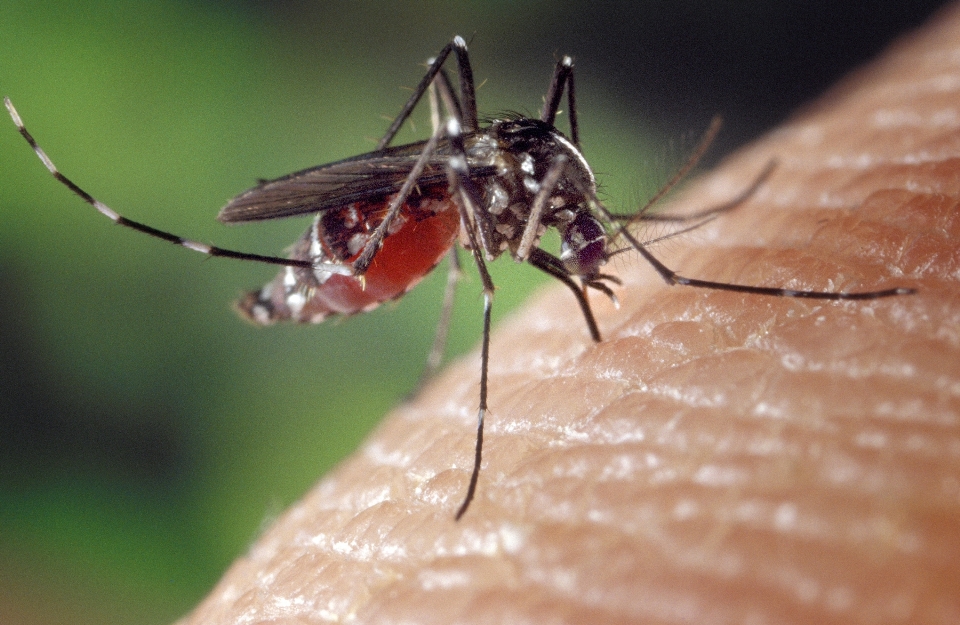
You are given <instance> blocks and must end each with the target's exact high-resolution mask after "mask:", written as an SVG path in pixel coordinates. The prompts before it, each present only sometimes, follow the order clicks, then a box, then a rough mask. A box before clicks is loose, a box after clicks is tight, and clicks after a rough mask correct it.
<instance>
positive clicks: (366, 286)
mask: <svg viewBox="0 0 960 625" xmlns="http://www.w3.org/2000/svg"><path fill="white" fill-rule="evenodd" d="M451 56H452V57H453V58H455V62H456V71H457V78H458V85H457V87H454V85H453V82H452V81H451V79H450V76H449V75H448V73H447V71H446V70H445V64H446V62H447V60H448V59H449V58H450V57H451ZM475 91H476V90H475V87H474V80H473V71H472V69H471V65H470V59H469V55H468V53H467V45H466V42H465V41H464V40H463V39H462V38H461V37H459V36H457V37H454V38H453V40H452V41H450V43H448V44H447V45H446V46H445V47H444V48H443V49H442V50H441V51H440V53H439V54H438V55H437V56H436V57H435V58H433V59H432V60H431V61H430V62H429V68H428V70H427V72H426V74H425V75H424V76H423V78H422V79H421V81H420V83H419V84H418V85H417V87H416V88H415V89H414V91H413V94H412V95H411V96H410V98H409V100H407V102H406V104H405V105H404V106H403V108H402V109H401V111H400V113H399V114H398V115H397V117H396V118H395V119H394V120H393V123H391V124H390V127H389V128H388V129H387V132H386V134H384V136H383V138H382V139H380V141H379V143H378V144H377V146H376V149H375V150H374V151H372V152H369V153H367V154H361V155H359V156H354V157H352V158H348V159H344V160H341V161H337V162H335V163H330V164H327V165H320V166H318V167H311V168H309V169H304V170H301V171H298V172H295V173H292V174H289V175H286V176H283V177H281V178H277V179H275V180H268V181H263V182H261V183H260V184H258V185H257V186H255V187H253V188H252V189H250V190H248V191H245V192H244V193H241V194H240V195H238V196H236V197H235V198H234V199H233V200H231V201H230V202H229V203H228V204H227V205H226V206H225V207H223V209H221V211H220V214H219V215H218V217H217V218H218V219H219V220H220V221H221V222H223V223H228V224H232V223H242V222H251V221H263V220H267V219H279V218H283V217H293V216H297V215H307V214H310V215H313V216H314V219H313V223H312V224H311V225H310V227H309V228H308V230H307V231H306V233H304V235H303V236H302V237H301V238H300V239H299V240H298V241H297V242H296V243H295V244H294V246H293V248H292V252H291V253H290V255H289V257H287V258H282V257H278V256H264V255H260V254H253V253H248V252H239V251H234V250H228V249H224V248H220V247H216V246H212V245H207V244H204V243H199V242H197V241H193V240H190V239H185V238H183V237H180V236H178V235H175V234H171V233H169V232H166V231H164V230H159V229H157V228H154V227H152V226H149V225H146V224H143V223H140V222H138V221H133V220H132V219H128V218H126V217H124V216H122V215H120V214H119V213H117V212H115V211H114V210H112V209H111V208H109V207H108V206H106V205H105V204H103V203H102V202H100V201H99V200H97V199H96V198H94V197H93V196H91V195H90V194H89V193H87V192H86V191H84V190H83V189H82V188H80V187H79V186H77V185H76V184H75V183H74V182H73V181H71V180H70V179H69V178H67V177H66V176H65V175H63V174H62V173H60V171H59V170H58V169H57V167H56V165H54V164H53V161H51V160H50V158H49V157H48V156H47V155H46V153H45V152H44V151H43V150H42V149H41V148H40V146H39V145H38V144H37V142H36V141H35V140H34V138H33V136H32V135H31V134H30V133H29V132H28V131H27V129H26V127H25V126H24V124H23V121H22V120H21V118H20V115H19V114H18V113H17V111H16V109H15V108H14V106H13V104H12V103H11V102H10V99H9V98H5V99H4V104H5V105H6V107H7V110H8V111H9V112H10V116H11V118H12V119H13V122H14V123H15V124H16V126H17V129H18V130H19V132H20V134H21V135H23V138H24V139H26V141H27V143H29V144H30V146H31V147H32V148H33V150H34V152H35V153H36V154H37V156H38V157H39V158H40V160H41V161H42V162H43V164H44V165H45V166H46V168H47V169H48V170H49V171H50V173H51V174H52V175H53V177H54V178H56V179H57V180H59V181H60V182H61V183H62V184H63V185H65V186H66V187H67V188H69V189H70V190H71V191H73V193H75V194H76V195H78V196H80V198H81V199H83V200H84V201H85V202H87V203H88V204H90V205H91V206H93V207H94V208H96V209H97V210H98V211H99V212H100V213H101V214H103V215H104V216H106V217H107V218H109V219H110V220H112V221H113V222H114V223H116V224H119V225H121V226H126V227H128V228H132V229H134V230H138V231H140V232H142V233H144V234H147V235H150V236H152V237H156V238H159V239H163V240H166V241H169V242H171V243H175V244H177V245H181V246H183V247H186V248H187V249H190V250H193V251H195V252H199V253H201V254H205V255H208V256H222V257H226V258H234V259H237V260H245V261H255V262H259V263H268V264H273V265H280V266H281V267H282V268H281V270H280V273H279V275H277V277H276V278H275V279H274V280H273V281H271V282H270V283H268V284H267V285H265V286H264V287H262V288H260V289H259V290H256V291H252V292H250V293H249V294H247V295H246V296H244V297H242V298H241V299H240V301H239V302H238V303H237V308H238V310H239V311H240V313H241V314H242V315H243V316H245V317H246V318H248V319H250V320H251V321H253V322H255V323H257V324H261V325H270V324H272V323H274V322H278V321H294V322H301V323H319V322H321V321H323V320H324V319H326V318H327V317H329V316H331V315H352V314H356V313H360V312H367V311H369V310H372V309H374V308H376V307H377V306H379V305H380V304H382V303H383V302H386V301H388V300H392V299H397V298H399V297H402V296H403V295H404V294H405V293H406V292H407V291H409V290H410V289H412V288H413V287H414V286H416V284H417V283H418V282H420V280H422V279H423V278H424V277H425V276H426V275H427V274H428V273H429V272H430V271H431V270H433V269H434V268H435V267H436V266H437V265H438V264H439V263H440V262H441V260H443V259H444V257H448V258H449V259H450V267H451V270H450V278H449V279H448V281H447V294H446V296H445V297H444V309H443V312H442V314H441V322H440V324H439V328H438V331H437V338H436V339H435V341H434V346H433V348H432V349H431V352H430V357H429V358H428V364H427V370H428V372H429V371H431V370H432V369H434V368H435V367H436V365H437V364H438V363H439V360H440V357H441V355H442V353H443V343H444V339H445V336H446V328H447V325H448V324H449V318H450V304H451V302H452V297H453V290H454V287H455V285H456V282H457V276H458V275H459V267H460V263H459V260H458V256H457V249H458V246H459V247H462V248H463V249H464V250H466V251H467V252H468V253H469V254H470V255H471V256H472V257H473V261H474V264H475V265H476V267H477V271H478V273H479V275H480V282H481V284H482V288H483V331H482V335H481V345H480V389H479V405H478V410H477V432H476V445H475V448H474V460H473V468H472V471H471V473H470V481H469V484H468V486H467V490H466V494H465V496H464V498H463V501H462V503H461V504H460V506H459V507H458V509H457V511H456V513H455V516H454V518H455V519H456V520H459V519H460V518H462V517H463V515H464V513H466V511H467V509H468V508H469V506H470V503H471V501H472V500H473V498H474V495H475V494H476V490H477V480H478V479H479V476H480V465H481V460H482V452H483V427H484V418H485V416H486V413H487V408H488V407H487V373H488V369H489V363H490V317H491V311H492V307H493V292H494V284H493V280H492V279H491V277H490V274H489V272H488V271H487V263H488V262H491V261H493V260H495V259H497V258H498V257H500V256H502V255H503V254H504V253H505V252H507V253H509V255H510V256H511V257H512V258H513V259H514V260H516V261H518V262H526V263H529V264H530V265H533V266H534V267H536V268H537V269H539V270H540V271H542V272H544V273H546V274H547V275H549V276H551V277H553V278H555V279H556V280H559V281H560V282H561V283H563V284H564V285H565V286H566V287H567V288H568V289H569V290H570V292H571V293H572V294H573V297H574V298H575V300H576V302H577V304H578V306H579V308H580V310H581V312H582V314H583V317H584V319H585V321H586V325H587V332H588V333H589V335H590V338H591V339H592V340H593V341H597V342H599V341H600V340H601V336H600V330H599V327H598V326H597V322H596V319H595V318H594V315H593V312H592V310H591V308H590V302H589V299H588V293H589V292H590V291H591V290H593V291H598V292H599V293H601V294H603V295H604V296H607V297H610V298H612V299H615V294H614V290H613V289H614V287H616V286H618V285H619V280H618V279H617V278H615V277H614V276H612V275H609V274H606V273H603V272H602V271H601V269H602V267H603V266H604V265H605V264H606V263H607V261H608V260H610V258H611V257H613V256H614V255H616V254H620V253H623V252H625V251H629V250H633V251H635V252H637V253H638V254H640V255H641V256H642V257H643V258H644V259H645V260H646V261H647V262H648V263H650V265H651V266H652V267H653V269H654V270H655V271H656V272H657V273H658V274H659V275H660V276H661V278H663V280H664V281H665V282H666V283H667V284H669V285H685V286H692V287H700V288H706V289H718V290H724V291H735V292H738V293H750V294H756V295H767V296H774V297H799V298H806V299H820V300H871V299H877V298H882V297H890V296H894V295H907V294H910V293H913V292H914V289H910V288H902V287H897V288H890V289H884V290H878V291H867V292H855V293H845V292H832V291H802V290H793V289H783V288H776V287H764V286H751V285H744V284H733V283H726V282H714V281H711V280H701V279H698V278H689V277H685V276H682V275H680V274H678V273H676V272H675V271H673V270H672V269H670V268H668V267H667V266H666V265H664V264H663V263H662V262H661V261H660V260H658V259H657V258H656V257H655V256H654V255H653V254H652V253H651V252H650V251H649V250H648V248H647V245H649V244H650V243H651V242H653V241H647V242H641V241H640V239H638V238H637V236H636V235H635V234H634V233H633V227H634V226H635V225H636V224H637V223H639V222H641V221H672V222H680V223H682V222H689V224H691V225H688V226H686V227H683V228H682V229H680V230H678V231H677V232H674V233H672V234H671V235H668V236H674V235H676V234H678V233H680V232H686V231H688V230H691V229H693V228H696V227H699V226H700V225H702V224H703V223H705V222H706V221H709V220H711V219H713V218H715V217H717V216H718V215H720V214H722V213H724V212H727V211H729V210H732V209H733V208H735V207H736V206H738V205H740V204H742V203H743V202H744V201H746V200H747V199H748V198H749V197H750V196H751V195H752V194H753V193H754V192H755V191H756V189H757V188H758V187H759V186H760V185H761V184H763V182H764V181H765V180H766V178H767V177H768V176H769V175H770V173H771V171H772V169H773V165H772V163H771V164H770V165H768V166H767V167H766V168H765V169H764V170H763V171H762V172H761V173H760V174H759V175H758V176H757V178H756V179H755V180H754V181H753V183H752V184H750V185H749V187H747V188H746V189H745V190H744V191H743V192H742V193H741V194H740V195H738V196H737V197H735V198H732V199H731V200H730V201H729V202H727V203H725V204H723V205H720V206H716V207H713V208H710V209H707V210H703V211H700V212H698V213H694V214H690V215H684V216H676V215H663V214H660V215H657V214H654V213H651V212H650V210H649V209H650V208H651V207H652V206H653V205H654V204H655V203H656V202H658V201H659V200H660V199H661V198H662V197H663V195H665V194H666V193H667V192H668V191H669V190H670V189H672V188H673V187H674V186H675V185H676V184H677V183H678V182H679V181H680V179H682V178H683V177H684V176H685V175H686V174H687V173H688V172H689V170H690V169H691V168H692V167H693V166H694V165H695V164H696V162H697V161H698V160H699V159H700V157H701V156H702V154H703V152H704V151H705V150H706V148H707V146H708V145H709V143H710V142H711V141H712V139H713V136H714V135H715V134H716V132H717V129H718V127H719V123H718V122H717V121H716V120H715V121H714V123H713V124H711V126H710V128H709V130H708V131H707V132H706V133H705V136H704V138H703V139H702V140H701V142H700V145H699V146H698V147H697V149H696V150H695V151H694V153H693V154H692V155H691V156H690V157H689V158H688V160H687V162H686V163H685V164H684V165H683V166H682V167H681V168H680V169H679V170H678V171H677V173H676V174H675V175H674V176H673V178H672V179H671V180H670V181H668V182H667V184H665V185H664V186H663V188H662V189H661V190H660V191H659V192H658V193H657V194H656V195H655V196H654V197H653V198H652V199H651V200H650V201H649V202H648V203H647V205H646V206H645V207H644V208H642V209H641V210H640V211H639V212H635V213H631V214H619V213H614V212H612V211H610V210H609V209H607V208H606V207H605V206H604V204H603V203H602V202H601V201H600V200H599V199H598V197H597V183H596V179H595V177H594V174H593V171H592V169H591V168H590V165H589V164H588V162H587V160H586V158H585V157H584V155H583V151H582V149H581V147H580V132H579V125H578V121H577V108H576V95H575V91H574V79H573V60H572V59H571V58H570V57H569V56H564V57H563V58H561V59H560V61H558V62H557V64H556V66H555V68H554V71H553V77H552V79H551V80H550V85H549V87H548V89H547V93H546V96H545V98H544V104H543V108H542V110H541V113H540V117H539V118H533V117H524V116H520V115H513V116H504V117H503V119H493V120H491V121H490V122H489V123H487V124H486V125H483V126H481V123H480V120H479V117H478V115H477V103H476V94H475ZM425 94H426V95H428V99H429V100H430V103H431V113H432V116H431V118H432V121H433V124H432V125H433V132H432V133H431V135H430V137H429V139H427V140H425V141H419V142H416V143H411V144H408V145H400V146H392V145H391V143H392V142H393V140H394V138H395V136H396V134H397V132H398V131H399V130H400V128H401V126H402V125H403V124H404V123H405V122H406V121H407V120H408V118H409V117H410V115H411V113H412V112H413V110H414V109H415V108H416V107H417V105H418V104H419V103H420V102H421V100H422V99H423V97H424V95H425ZM564 94H565V95H566V102H567V119H568V126H569V132H568V134H564V133H563V132H561V131H560V130H558V129H557V128H556V126H555V122H556V118H557V115H558V113H559V112H560V105H561V103H562V101H563V98H564ZM551 228H553V229H555V230H556V231H557V232H558V233H559V236H560V253H559V254H556V255H555V254H552V253H550V252H548V251H545V250H544V249H542V248H541V247H540V246H539V243H540V238H541V236H542V235H543V234H544V233H545V232H546V231H547V230H549V229H551ZM662 238H664V237H661V239H662ZM656 240H660V239H655V240H654V241H656Z"/></svg>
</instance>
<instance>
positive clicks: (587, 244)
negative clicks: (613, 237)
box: [560, 213, 608, 278]
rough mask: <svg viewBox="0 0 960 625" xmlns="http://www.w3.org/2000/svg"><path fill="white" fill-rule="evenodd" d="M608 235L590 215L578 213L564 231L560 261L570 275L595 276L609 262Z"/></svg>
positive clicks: (601, 225)
mask: <svg viewBox="0 0 960 625" xmlns="http://www.w3.org/2000/svg"><path fill="white" fill-rule="evenodd" d="M607 258H608V257H607V233H606V231H605V230H604V229H603V224H601V223H600V221H599V220H597V218H596V217H594V216H593V215H591V214H590V213H578V214H577V216H576V217H574V219H573V221H571V222H570V224H569V225H568V226H567V227H566V229H565V230H564V231H563V237H562V240H561V243H560V260H562V261H563V264H564V266H565V267H566V268H567V271H569V272H570V273H572V274H574V275H577V276H581V277H585V278H587V277H591V276H595V275H596V274H597V273H598V272H599V271H600V267H601V265H603V264H604V263H606V262H607Z"/></svg>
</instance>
